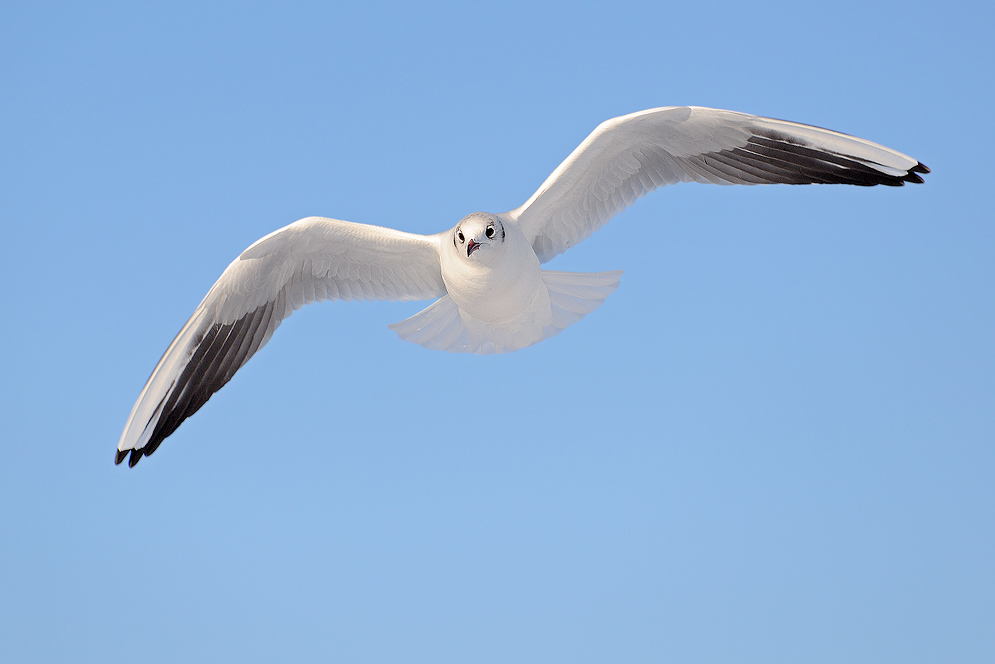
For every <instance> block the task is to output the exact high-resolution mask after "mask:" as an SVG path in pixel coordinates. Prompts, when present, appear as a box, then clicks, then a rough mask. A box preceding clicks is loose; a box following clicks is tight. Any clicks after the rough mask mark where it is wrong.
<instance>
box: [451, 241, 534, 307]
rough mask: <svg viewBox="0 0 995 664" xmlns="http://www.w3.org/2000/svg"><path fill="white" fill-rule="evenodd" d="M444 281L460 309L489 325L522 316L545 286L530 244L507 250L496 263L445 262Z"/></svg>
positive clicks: (460, 260) (506, 248)
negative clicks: (541, 287) (542, 286)
mask: <svg viewBox="0 0 995 664" xmlns="http://www.w3.org/2000/svg"><path fill="white" fill-rule="evenodd" d="M481 251H486V248H485V249H482V250H481ZM477 253H480V252H477ZM475 257H476V256H475ZM442 279H443V281H444V282H445V283H446V289H447V290H448V291H449V296H450V297H451V298H452V300H453V302H454V303H455V304H456V306H458V307H459V308H460V309H461V310H462V311H464V312H466V313H468V314H470V315H471V316H473V317H474V318H476V319H478V320H482V321H486V322H489V323H502V322H506V321H511V320H515V319H517V318H519V317H521V315H522V314H523V313H524V312H526V311H528V310H529V308H530V307H531V306H532V304H533V302H534V301H535V299H536V295H537V293H538V292H539V289H540V286H541V285H542V277H541V270H540V268H539V259H538V258H537V257H536V255H535V252H534V251H533V250H532V247H531V246H530V245H527V244H526V245H525V246H524V247H518V246H515V245H511V246H507V247H505V249H504V251H503V252H502V253H501V255H500V256H498V257H497V260H494V261H493V262H485V261H474V260H469V261H468V260H462V259H460V258H458V257H454V258H452V259H451V260H443V261H442Z"/></svg>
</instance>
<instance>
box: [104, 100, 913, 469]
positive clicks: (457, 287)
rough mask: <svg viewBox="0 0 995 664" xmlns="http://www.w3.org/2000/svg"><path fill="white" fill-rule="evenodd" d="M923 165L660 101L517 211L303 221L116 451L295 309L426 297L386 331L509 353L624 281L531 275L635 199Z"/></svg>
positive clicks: (196, 332) (843, 178)
mask: <svg viewBox="0 0 995 664" xmlns="http://www.w3.org/2000/svg"><path fill="white" fill-rule="evenodd" d="M928 172H929V169H927V168H926V167H925V166H923V165H922V164H921V163H919V162H918V161H916V160H915V159H912V158H911V157H908V156H906V155H904V154H901V153H899V152H896V151H894V150H890V149H888V148H885V147H883V146H880V145H877V144H875V143H871V142H870V141H866V140H863V139H860V138H855V137H852V136H847V135H845V134H840V133H837V132H833V131H829V130H826V129H819V128H817V127H810V126H807V125H801V124H796V123H793V122H785V121H782V120H772V119H769V118H761V117H757V116H753V115H746V114H743V113H736V112H733V111H721V110H715V109H707V108H697V107H670V108H658V109H652V110H648V111H642V112H639V113H633V114H631V115H626V116H623V117H620V118H614V119H612V120H608V121H607V122H604V123H602V124H601V125H600V126H599V127H598V128H597V129H595V130H594V132H593V133H592V134H591V135H590V136H588V137H587V139H586V140H585V141H584V142H583V143H581V144H580V146H578V147H577V149H576V150H574V151H573V153H571V155H570V156H569V157H567V159H566V160H565V161H564V162H563V163H562V164H560V166H559V167H558V168H557V169H556V170H555V171H553V173H552V174H551V175H550V176H549V178H548V179H547V180H546V181H545V182H544V183H543V184H542V186H541V187H540V188H539V190H538V191H536V193H535V194H533V195H532V197H531V198H530V199H529V200H528V201H526V203H525V204H524V205H522V206H521V207H519V208H517V209H515V210H512V211H510V212H505V213H502V214H489V213H483V212H477V213H473V214H471V215H468V216H467V217H464V218H463V219H462V220H461V221H460V222H459V223H458V224H457V225H456V226H455V227H454V228H452V229H450V230H447V231H443V232H441V233H437V234H435V235H428V236H424V235H415V234H411V233H404V232H401V231H397V230H393V229H389V228H382V227H378V226H368V225H364V224H355V223H351V222H347V221H339V220H336V219H324V218H320V217H308V218H307V219H302V220H300V221H297V222H295V223H293V224H291V225H289V226H287V227H285V228H282V229H280V230H278V231H275V232H273V233H271V234H269V235H267V236H266V237H264V238H262V239H261V240H258V241H257V242H255V243H254V244H253V245H252V246H250V247H249V248H248V249H246V250H245V251H244V252H242V254H241V255H240V256H239V257H238V258H237V259H235V261H233V262H232V263H231V265H229V266H228V268H227V269H226V270H225V271H224V273H223V274H222V275H221V278H220V279H218V281H217V283H215V284H214V286H213V287H212V288H211V289H210V291H208V293H207V296H206V297H205V298H204V300H203V301H202V302H201V303H200V305H199V306H198V307H197V309H196V310H195V311H194V313H193V316H191V318H190V320H189V321H188V322H187V324H186V325H185V326H184V327H183V329H182V330H181V331H180V333H179V335H177V337H176V339H175V340H174V341H173V343H172V344H170V346H169V348H168V349H167V350H166V353H165V354H164V355H163V357H162V359H161V360H160V361H159V364H158V365H157V366H156V368H155V370H154V371H153V372H152V376H151V377H150V378H149V380H148V382H147V383H146V385H145V388H144V389H143V390H142V392H141V394H140V395H139V397H138V400H137V401H136V403H135V405H134V407H133V409H132V411H131V415H130V417H129V418H128V422H127V423H126V424H125V428H124V432H123V433H122V435H121V440H120V442H119V443H118V451H117V455H116V457H115V461H116V463H121V461H123V460H124V458H125V457H126V456H128V455H129V454H130V459H129V462H128V463H129V465H131V466H134V465H135V464H136V463H137V462H138V461H139V459H141V457H142V456H143V455H148V454H151V453H152V452H153V451H155V449H156V448H157V447H158V446H159V444H160V443H161V442H162V441H163V440H164V439H165V438H166V437H167V436H169V435H170V434H171V433H172V432H173V431H175V430H176V427H178V426H179V425H180V423H181V422H183V420H185V419H186V418H187V417H189V416H190V415H192V414H193V413H194V412H196V411H197V410H198V409H199V408H200V407H201V406H202V405H203V404H204V403H205V402H206V401H207V400H208V399H209V398H210V397H211V395H212V394H214V393H215V392H217V391H218V390H219V389H221V387H222V386H224V384H225V383H227V382H228V380H230V379H231V377H232V376H233V375H234V373H235V372H236V371H237V370H238V369H239V368H240V367H241V366H243V365H244V364H245V362H246V361H248V359H249V358H250V357H251V356H252V355H253V354H254V353H255V352H256V351H258V350H259V349H260V348H261V347H262V346H263V345H264V344H265V343H266V342H267V341H268V340H269V338H270V336H272V334H273V332H274V330H276V328H277V327H278V326H279V324H280V322H281V321H282V320H283V319H285V318H287V317H288V316H289V315H290V314H291V313H293V311H294V310H296V309H298V308H300V307H302V306H303V305H305V304H309V303H311V302H315V301H318V300H353V299H357V300H373V299H380V300H427V299H435V298H439V299H438V300H437V301H436V302H435V303H434V304H432V305H431V306H429V307H428V308H426V309H425V310H423V311H422V312H420V313H418V314H416V315H415V316H412V317H411V318H409V319H407V320H404V321H401V322H399V323H396V324H394V325H392V326H391V328H392V329H394V330H395V331H396V332H397V334H398V335H399V336H400V337H401V338H402V339H405V340H408V341H412V342H414V343H418V344H421V345H423V346H425V347H427V348H432V349H436V350H447V351H452V352H473V353H493V352H508V351H513V350H516V349H518V348H522V347H524V346H528V345H531V344H534V343H536V342H538V341H541V340H542V339H546V338H549V337H551V336H553V335H555V334H558V333H559V332H560V331H562V330H563V329H564V328H566V327H567V326H569V325H571V324H573V323H575V322H576V321H578V320H580V319H581V318H583V316H584V315H585V314H587V313H590V312H591V311H593V310H594V309H596V308H597V307H598V306H600V305H601V303H602V302H604V300H605V298H606V297H608V295H610V294H611V293H612V291H614V290H615V288H616V287H617V286H618V278H619V276H620V274H621V272H603V273H597V274H579V273H566V272H551V271H545V270H542V269H541V268H540V264H542V263H545V262H546V261H548V260H550V259H551V258H553V257H554V256H556V255H558V254H560V253H562V252H564V251H566V250H567V249H569V248H570V247H571V246H573V245H575V244H577V243H578V242H581V241H582V240H584V239H585V238H587V237H588V236H590V235H591V233H593V232H594V231H596V230H597V229H598V228H600V227H601V226H603V225H604V224H605V223H607V222H608V220H610V219H611V218H612V217H613V216H614V215H616V214H617V213H619V212H620V211H622V210H623V209H625V207H626V206H628V205H631V204H632V203H633V202H635V201H636V199H638V198H640V197H641V196H643V195H645V194H647V193H649V192H650V191H652V190H653V189H656V188H657V187H660V186H663V185H668V184H675V183H677V182H702V183H714V184H776V183H781V184H812V183H829V184H855V185H864V186H870V185H878V184H884V185H893V186H895V185H902V184H904V183H905V182H914V183H921V182H922V181H923V180H922V178H921V177H919V175H917V174H918V173H928Z"/></svg>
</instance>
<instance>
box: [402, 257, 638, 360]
mask: <svg viewBox="0 0 995 664" xmlns="http://www.w3.org/2000/svg"><path fill="white" fill-rule="evenodd" d="M621 275H622V272H621V271H614V272H588V273H581V272H553V271H550V270H543V271H542V285H543V287H542V288H540V290H539V293H538V294H537V295H536V299H535V300H534V301H533V303H532V306H531V307H530V309H529V310H528V311H526V312H524V313H522V315H521V316H519V317H517V318H514V319H512V320H510V321H505V322H501V323H489V322H486V321H482V320H479V319H477V318H474V317H473V316H470V315H468V314H467V313H465V312H463V311H461V310H460V308H459V307H457V306H456V304H455V303H454V302H453V301H452V299H450V297H449V296H448V295H447V296H445V297H443V298H442V299H440V300H436V301H435V302H434V303H432V304H431V305H430V306H429V307H428V308H426V309H423V310H422V311H420V312H419V313H417V314H415V315H414V316H412V317H411V318H408V319H405V320H402V321H401V322H399V323H394V324H393V325H391V326H390V328H391V329H392V330H394V331H395V332H397V336H399V337H401V338H402V339H404V340H405V341H410V342H412V343H416V344H419V345H422V346H424V347H425V348H430V349H432V350H445V351H449V352H451V353H479V354H488V353H507V352H510V351H513V350H518V349H519V348H524V347H526V346H531V345H532V344H534V343H538V342H540V341H542V340H543V339H548V338H549V337H552V336H555V335H557V334H559V333H560V332H562V331H563V330H564V329H566V328H567V327H569V326H570V325H572V324H574V323H576V322H577V321H579V320H580V319H581V318H583V317H584V316H585V315H587V314H589V313H591V312H592V311H594V310H595V309H597V308H598V307H600V306H601V304H602V303H603V302H604V301H605V298H607V297H608V296H609V295H611V294H612V293H613V292H614V291H615V289H616V288H618V280H619V277H620V276H621Z"/></svg>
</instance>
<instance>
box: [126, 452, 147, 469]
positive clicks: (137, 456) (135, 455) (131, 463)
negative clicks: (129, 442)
mask: <svg viewBox="0 0 995 664" xmlns="http://www.w3.org/2000/svg"><path fill="white" fill-rule="evenodd" d="M128 451H129V452H131V457H130V458H129V459H128V468H134V467H135V464H136V463H138V462H139V461H141V460H142V457H143V456H144V455H145V451H144V450H128Z"/></svg>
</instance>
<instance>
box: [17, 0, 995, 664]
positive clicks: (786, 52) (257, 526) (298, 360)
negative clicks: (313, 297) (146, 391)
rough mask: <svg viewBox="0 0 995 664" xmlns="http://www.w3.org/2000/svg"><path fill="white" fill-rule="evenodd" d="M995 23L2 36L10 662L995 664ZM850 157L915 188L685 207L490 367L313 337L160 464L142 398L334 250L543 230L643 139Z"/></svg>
mask: <svg viewBox="0 0 995 664" xmlns="http://www.w3.org/2000/svg"><path fill="white" fill-rule="evenodd" d="M992 19H993V10H992V9H991V6H990V5H988V4H982V3H977V4H973V3H960V4H957V5H956V7H955V8H953V9H951V8H949V7H945V6H941V5H938V4H936V3H926V2H910V3H904V4H902V5H900V6H899V5H895V4H893V3H892V4H885V3H880V4H878V3H866V2H862V3H850V2H841V3H834V4H833V5H832V6H831V7H829V6H825V5H819V6H815V5H813V6H811V7H810V8H809V7H807V6H802V5H799V4H798V3H760V4H757V3H751V4H749V5H744V4H742V3H730V4H724V3H712V4H699V6H696V7H690V6H688V5H687V4H679V5H668V4H667V3H660V2H654V3H649V2H630V3H625V4H624V5H620V4H618V3H580V4H578V3H550V4H542V5H539V6H535V5H533V4H531V3H502V6H501V8H500V9H496V8H490V9H485V8H474V7H470V6H467V5H464V4H445V3H432V4H428V5H422V6H418V7H414V6H411V5H407V4H400V3H399V4H377V3H369V4H368V5H367V6H366V7H365V8H358V7H346V6H345V5H344V4H343V5H342V6H339V5H337V4H334V3H283V4H280V5H276V4H266V3H234V2H233V3H218V2H208V3H196V4H192V3H191V4H185V3H170V4H166V5H157V6H152V5H150V4H149V3H141V6H138V5H135V4H134V3H107V2H93V3H47V4H46V3H21V2H8V3H4V5H3V6H2V8H0V61H2V62H3V63H4V64H3V66H2V69H0V76H2V89H3V94H0V119H2V120H3V125H4V127H5V130H4V132H3V146H2V149H0V181H2V185H0V223H2V227H3V234H4V242H3V247H4V248H5V251H4V252H3V253H4V259H3V260H2V261H0V273H2V276H3V280H4V283H5V284H6V289H5V292H6V300H5V303H6V305H7V307H6V308H7V313H6V314H5V316H4V319H3V320H4V325H2V326H0V340H2V341H3V346H4V348H5V349H6V352H5V353H4V354H3V357H2V358H0V376H3V378H4V380H3V381H0V414H2V417H0V440H2V446H3V457H2V461H0V533H2V535H0V598H2V599H0V661H5V662H52V661H73V662H102V663H113V662H134V661H143V662H148V663H155V662H175V661H185V662H216V661H219V660H220V661H239V662H257V661H258V662H265V661H275V660H279V661H295V662H312V661H313V662H327V661H364V662H400V661H403V662H433V663H438V662H543V663H547V662H626V663H640V662H646V663H650V662H661V661H688V662H763V663H766V664H769V663H771V662H799V661H805V662H851V663H858V662H881V661H892V662H903V664H912V663H917V662H936V661H951V662H961V663H972V662H978V663H980V662H991V661H993V660H995V630H993V625H995V600H993V598H995V565H993V564H992V561H993V560H995V532H993V523H995V482H993V479H995V451H993V445H992V443H993V441H995V350H993V340H995V298H993V284H995V261H993V256H995V219H993V215H992V212H991V204H990V200H989V197H988V196H987V193H986V192H988V191H989V189H990V183H989V182H988V179H989V177H990V176H989V172H988V171H989V169H988V167H986V166H985V165H984V164H985V162H986V161H987V156H988V154H991V153H992V147H993V145H992V143H993V138H992V133H991V132H990V131H989V130H988V129H986V128H987V127H989V126H990V122H991V120H990V117H989V110H988V109H990V108H991V94H992V90H993V89H995V86H993V80H992V73H991V63H992V62H995V47H993V46H992V41H991V39H990V36H989V35H988V31H989V28H990V27H991V26H992V24H993V20H992ZM679 104H694V105H702V106H714V107H719V108H728V109H733V110H738V111H745V112H751V113H757V114H761V115H767V116H771V117H777V118H783V119H788V120H794V121H798V122H804V123H809V124H814V125H818V126H823V127H828V128H831V129H835V130H838V131H842V132H846V133H849V134H854V135H857V136H860V137H863V138H867V139H869V140H873V141H876V142H879V143H882V144H884V145H887V146H889V147H891V148H894V149H896V150H899V151H902V152H905V153H906V154H909V155H911V156H913V157H915V158H917V159H919V160H920V161H922V162H923V163H925V164H926V165H928V166H929V167H930V168H931V169H932V171H933V172H932V174H930V175H928V176H927V177H926V184H924V185H919V186H906V187H902V188H894V189H892V188H883V187H875V188H869V189H865V188H856V187H819V186H813V187H787V186H771V187H717V186H702V185H680V186H675V187H668V188H665V189H663V190H658V191H657V192H655V193H653V194H650V195H649V196H648V197H646V198H645V199H643V200H641V201H639V202H638V203H637V204H636V205H635V206H634V207H632V208H630V209H629V210H627V211H626V212H624V213H623V214H621V215H619V216H618V217H616V218H615V220H613V221H612V222H611V223H609V224H608V226H606V227H605V228H604V229H602V230H601V231H599V232H598V233H596V234H595V235H594V236H592V237H591V238H589V239H588V240H586V241H585V242H584V243H583V244H581V245H579V246H577V247H575V248H573V249H571V250H570V251H569V252H567V253H566V254H564V255H563V256H560V257H558V258H556V259H555V260H554V261H552V262H551V263H549V264H548V265H547V267H549V268H550V269H556V270H570V271H590V272H594V271H604V270H613V269H622V270H625V274H624V275H623V277H622V285H621V287H620V288H619V289H618V291H617V292H615V293H614V294H613V295H611V296H610V297H609V298H608V300H607V301H606V302H605V304H604V305H603V306H602V307H601V308H600V309H599V310H597V311H596V312H594V313H592V314H590V315H589V316H587V318H585V319H584V320H583V321H581V322H580V323H577V324H576V325H573V326H571V327H570V328H568V329H567V330H566V331H564V332H563V333H562V334H561V335H559V336H557V337H555V338H553V339H551V340H548V341H545V342H542V343H540V344H538V345H536V346H534V347H531V348H527V349H524V350H522V351H519V352H516V353H512V354H508V355H501V356H486V357H477V356H463V355H451V354H446V353H441V352H433V351H427V350H425V349H423V348H420V347H418V346H416V345H414V344H410V343H405V342H403V341H400V340H399V339H398V338H397V337H396V335H394V333H393V332H391V331H390V330H389V329H388V328H387V324H389V323H392V322H395V321H398V320H401V319H403V318H405V317H407V316H410V315H412V314H413V313H415V312H417V311H419V310H420V309H421V308H422V307H424V306H425V304H426V303H418V302H416V303H390V302H386V303H341V302H335V303H323V304H318V305H312V306H310V307H306V308H305V309H302V310H301V311H299V312H297V313H296V314H295V315H294V316H293V317H292V318H290V319H289V320H287V321H285V322H284V324H283V325H282V326H281V328H280V329H279V330H278V331H277V333H276V334H275V335H274V337H273V339H272V341H271V342H270V343H269V345H268V346H267V347H266V348H265V349H263V350H262V351H261V352H260V353H259V354H258V355H257V356H256V357H254V358H253V359H252V361H250V362H249V363H248V364H247V365H246V366H245V367H244V368H243V369H242V370H241V371H240V372H239V373H238V374H237V375H236V376H235V378H234V379H233V380H232V381H231V383H229V384H228V385H227V386H226V387H225V388H224V389H222V390H221V391H220V392H219V393H218V394H217V395H215V396H214V397H213V398H212V399H211V401H210V402H209V403H208V404H207V405H206V406H205V407H204V408H203V409H202V410H201V411H200V412H198V413H197V414H196V415H195V416H194V417H193V418H191V419H190V420H188V421H187V422H186V423H184V424H183V425H182V426H181V427H180V428H179V430H178V431H177V432H176V433H175V434H174V435H173V436H172V437H170V438H169V439H168V440H166V442H165V443H164V444H163V445H162V447H160V448H159V450H158V451H157V452H156V453H155V454H154V455H153V456H151V457H148V458H146V459H144V460H143V461H142V463H141V464H139V465H138V467H136V468H134V469H130V470H129V469H128V468H127V467H126V466H125V465H122V466H118V467H115V466H114V465H113V457H114V450H115V446H116V444H117V440H118V437H119V436H120V433H121V429H122V427H123V425H124V423H125V420H126V419H127V416H128V413H129V411H130V409H131V406H132V404H133V403H134V400H135V399H136V398H137V396H138V393H139V391H140V390H141V388H142V385H143V383H144V381H145V380H146V378H147V377H148V375H149V373H150V372H151V370H152V368H153V367H154V366H155V363H156V362H157V361H158V359H159V357H160V356H161V354H162V352H163V351H164V350H165V349H166V346H167V345H168V344H169V342H170V341H171V340H172V338H173V336H174V335H175V334H176V332H177V331H178V330H179V329H180V327H181V326H182V325H183V323H184V322H185V321H186V319H187V317H188V316H189V315H190V314H191V313H192V312H193V309H194V307H195V306H196V305H197V303H198V302H199V301H200V299H201V298H202V297H203V296H204V294H205V293H206V292H207V290H208V288H209V287H210V286H211V284H213V283H214V280H215V279H216V278H217V277H218V276H219V275H220V274H221V272H222V270H223V269H224V268H225V266H226V265H227V264H228V263H229V262H230V261H231V260H232V259H234V258H235V257H236V256H237V255H238V254H239V252H241V251H242V250H243V249H244V248H245V247H247V246H248V245H249V244H251V243H252V242H253V241H255V240H256V239H258V238H259V237H262V236H263V235H265V234H267V233H269V232H271V231H273V230H276V229H277V228H279V227H281V226H284V225H286V224H288V223H291V222H293V221H294V220H296V219H299V218H301V217H305V216H309V215H319V216H328V217H334V218H339V219H346V220H349V221H356V222H362V223H371V224H378V225H384V226H390V227H394V228H398V229H401V230H405V231H410V232H417V233H435V232H438V231H441V230H444V229H447V228H451V227H452V226H453V225H455V223H456V222H457V221H458V220H459V219H460V218H461V217H463V216H464V215H466V214H468V213H470V212H473V211H475V210H484V211H491V212H502V211H505V210H510V209H512V208H515V207H517V206H518V205H520V204H521V203H522V202H524V201H525V200H526V199H527V198H528V197H529V196H530V195H531V194H532V193H533V192H534V191H535V189H536V188H537V187H538V186H539V185H540V184H541V183H542V181H543V180H544V179H545V178H546V177H547V176H548V175H549V173H550V172H551V171H552V170H553V169H554V168H555V167H556V166H557V165H558V164H559V163H560V161H562V160H563V159H564V158H565V157H566V156H567V155H568V154H569V153H570V151H571V150H573V149H574V148H575V147H576V146H577V145H578V144H579V143H580V142H581V141H582V140H583V139H584V138H585V137H586V136H587V134H588V133H589V132H590V131H591V130H593V129H594V127H595V126H597V124H598V123H600V122H602V121H603V120H606V119H608V118H610V117H615V116H618V115H623V114H626V113H631V112H634V111H638V110H642V109H646V108H652V107H656V106H667V105H679Z"/></svg>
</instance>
